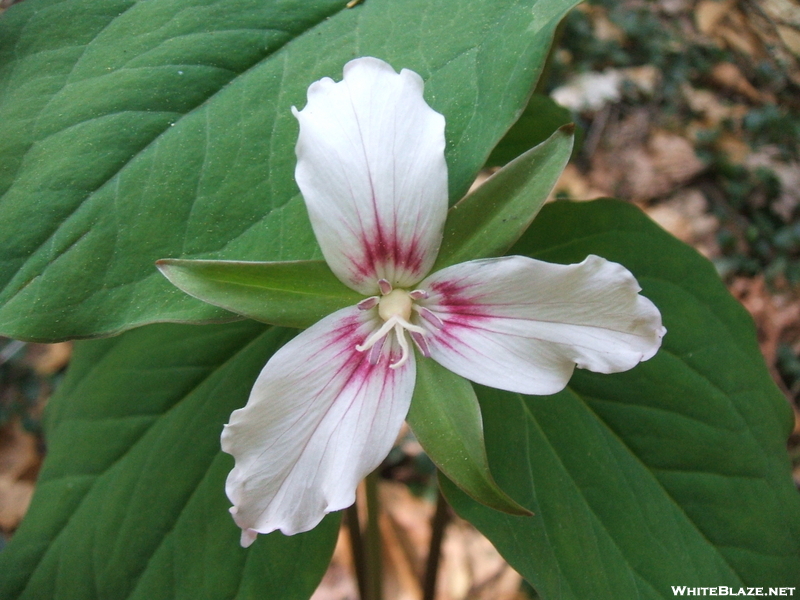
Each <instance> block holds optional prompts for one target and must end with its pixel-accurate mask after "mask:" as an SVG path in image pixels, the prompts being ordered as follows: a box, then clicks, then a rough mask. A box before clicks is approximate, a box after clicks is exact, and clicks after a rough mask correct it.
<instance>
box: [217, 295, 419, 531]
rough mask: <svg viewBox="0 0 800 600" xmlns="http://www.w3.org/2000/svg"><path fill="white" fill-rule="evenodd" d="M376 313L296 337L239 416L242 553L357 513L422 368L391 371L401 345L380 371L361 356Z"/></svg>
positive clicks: (236, 451) (335, 320)
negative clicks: (260, 539)
mask: <svg viewBox="0 0 800 600" xmlns="http://www.w3.org/2000/svg"><path fill="white" fill-rule="evenodd" d="M375 313H376V311H374V310H373V311H360V310H358V309H357V308H355V307H352V308H345V309H342V310H340V311H337V312H335V313H333V314H332V315H330V316H328V317H326V318H325V319H323V320H321V321H320V322H318V323H317V324H316V325H314V326H313V327H311V328H309V329H307V330H306V331H304V332H303V333H301V334H300V335H298V336H297V337H296V338H294V339H293V340H292V341H290V342H289V343H288V344H286V345H285V346H284V347H283V348H281V349H280V350H278V352H276V353H275V355H274V356H273V357H272V358H271V359H270V361H269V362H268V363H267V365H266V366H265V367H264V369H263V370H262V371H261V374H260V375H259V377H258V379H257V381H256V383H255V386H254V387H253V391H252V392H251V394H250V399H249V400H248V402H247V406H245V407H244V408H242V409H240V410H237V411H234V413H233V414H232V415H231V421H230V423H229V424H228V425H226V426H225V430H224V431H223V433H222V449H223V450H224V451H225V452H227V453H229V454H232V455H233V457H234V458H235V459H236V464H235V466H234V469H233V470H232V471H231V473H230V475H229V476H228V481H227V484H226V487H225V491H226V493H227V494H228V498H229V499H230V500H231V502H233V505H234V506H233V507H232V508H231V513H232V514H233V517H234V519H235V521H236V524H237V525H238V526H239V527H241V528H242V530H243V535H242V542H243V545H245V544H247V543H249V542H252V540H253V539H255V533H256V532H258V533H268V532H270V531H273V530H275V529H280V530H281V531H282V532H283V533H285V534H287V535H291V534H294V533H299V532H301V531H308V530H309V529H312V528H313V527H315V526H316V525H317V524H318V523H319V522H320V520H322V518H323V517H324V516H325V514H326V513H329V512H331V511H335V510H340V509H343V508H346V507H348V506H350V505H351V504H352V503H353V502H354V501H355V490H356V486H357V485H358V482H359V481H361V479H362V478H363V477H364V476H366V475H367V474H368V473H370V472H371V471H373V470H374V469H375V468H376V467H377V466H378V465H379V464H380V462H381V461H382V460H383V459H384V458H385V457H386V455H387V454H388V453H389V450H391V448H392V444H393V443H394V440H395V438H396V437H397V433H398V431H399V430H400V426H401V425H402V423H403V419H404V418H405V416H406V413H407V412H408V407H409V404H410V402H411V394H412V392H413V389H414V378H415V374H416V368H415V365H414V361H413V356H412V357H411V359H412V360H409V361H408V362H407V363H405V365H404V366H403V367H401V368H398V369H391V368H389V363H390V362H393V361H395V360H397V359H398V358H399V356H400V350H399V348H398V347H396V343H395V342H394V341H393V342H392V343H391V344H390V343H387V344H386V347H387V349H385V350H384V352H385V355H384V356H382V357H381V359H380V361H379V362H378V364H377V365H370V364H369V362H368V359H367V354H368V353H366V352H364V353H362V352H358V351H357V350H355V346H356V344H360V343H362V342H363V341H364V339H365V338H366V337H367V336H368V335H369V334H370V333H371V332H372V331H373V330H374V328H375V327H376V326H377V325H378V324H379V323H380V319H378V318H377V317H376V316H375ZM390 355H391V356H390Z"/></svg>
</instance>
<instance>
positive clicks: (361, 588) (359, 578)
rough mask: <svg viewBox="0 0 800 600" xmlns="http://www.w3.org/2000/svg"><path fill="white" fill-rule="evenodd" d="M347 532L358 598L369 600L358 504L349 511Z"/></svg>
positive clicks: (355, 503)
mask: <svg viewBox="0 0 800 600" xmlns="http://www.w3.org/2000/svg"><path fill="white" fill-rule="evenodd" d="M346 520H347V531H348V532H349V533H350V550H351V552H352V553H353V568H354V569H355V572H356V582H358V597H359V598H361V599H362V600H367V596H368V592H367V577H366V565H365V564H364V540H363V539H361V522H360V521H359V519H358V503H357V502H354V503H353V506H351V507H350V508H348V509H347V513H346Z"/></svg>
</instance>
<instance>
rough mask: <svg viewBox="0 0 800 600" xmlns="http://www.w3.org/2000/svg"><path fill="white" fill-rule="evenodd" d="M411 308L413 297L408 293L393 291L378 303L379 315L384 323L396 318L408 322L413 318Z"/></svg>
mask: <svg viewBox="0 0 800 600" xmlns="http://www.w3.org/2000/svg"><path fill="white" fill-rule="evenodd" d="M411 306H412V300H411V296H409V295H408V292H407V291H405V290H392V291H391V292H389V293H388V294H386V295H385V296H384V297H383V298H381V299H380V301H379V302H378V314H379V315H380V316H381V319H383V320H384V321H388V320H389V319H391V318H392V317H394V316H398V317H402V318H403V320H404V321H408V320H409V319H410V318H411Z"/></svg>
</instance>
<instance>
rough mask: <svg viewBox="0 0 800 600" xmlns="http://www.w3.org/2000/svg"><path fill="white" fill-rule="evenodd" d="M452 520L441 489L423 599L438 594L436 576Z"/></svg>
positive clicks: (423, 584)
mask: <svg viewBox="0 0 800 600" xmlns="http://www.w3.org/2000/svg"><path fill="white" fill-rule="evenodd" d="M448 521H450V507H449V506H448V505H447V502H446V501H445V499H444V496H443V495H442V491H441V490H439V494H438V496H437V497H436V512H435V513H434V515H433V520H432V521H431V545H430V549H429V550H428V563H427V564H426V565H425V581H423V582H422V600H433V599H434V597H435V596H436V577H437V575H438V574H439V558H440V557H441V555H442V539H443V538H444V529H445V527H446V526H447V523H448Z"/></svg>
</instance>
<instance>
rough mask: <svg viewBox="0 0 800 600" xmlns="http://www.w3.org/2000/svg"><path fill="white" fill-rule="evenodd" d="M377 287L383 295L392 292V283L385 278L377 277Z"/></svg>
mask: <svg viewBox="0 0 800 600" xmlns="http://www.w3.org/2000/svg"><path fill="white" fill-rule="evenodd" d="M378 287H379V288H380V290H381V294H383V295H384V296H386V295H387V294H390V293H391V292H392V284H391V283H389V281H388V280H386V279H378Z"/></svg>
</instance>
